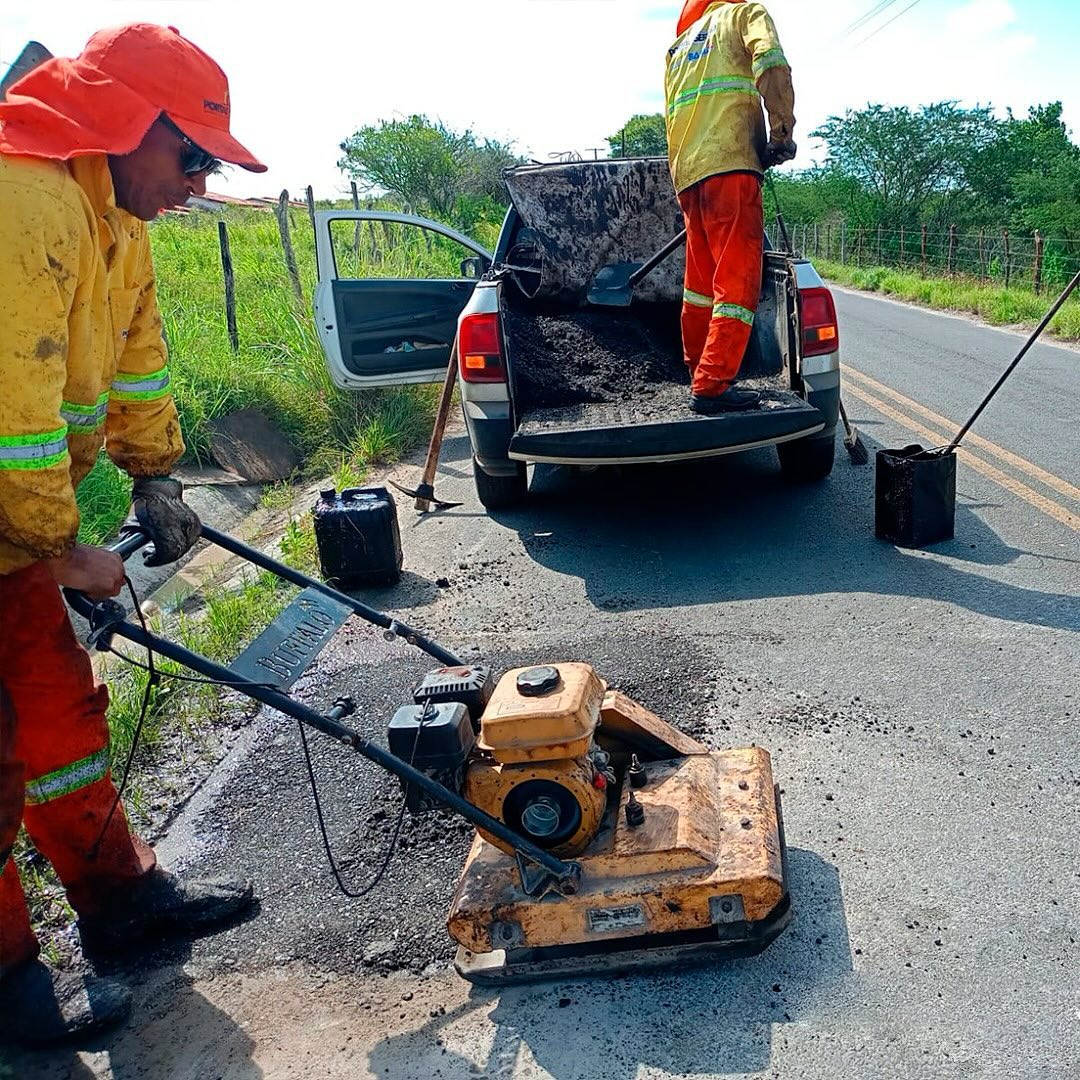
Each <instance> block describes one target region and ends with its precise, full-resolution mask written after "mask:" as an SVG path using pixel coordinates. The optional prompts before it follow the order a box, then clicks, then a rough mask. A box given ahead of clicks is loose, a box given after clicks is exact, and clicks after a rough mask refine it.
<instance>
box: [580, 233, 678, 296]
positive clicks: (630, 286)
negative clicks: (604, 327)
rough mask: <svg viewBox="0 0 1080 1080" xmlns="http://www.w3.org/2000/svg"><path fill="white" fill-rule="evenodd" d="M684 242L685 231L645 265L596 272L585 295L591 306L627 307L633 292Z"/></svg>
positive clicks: (622, 265) (614, 265)
mask: <svg viewBox="0 0 1080 1080" xmlns="http://www.w3.org/2000/svg"><path fill="white" fill-rule="evenodd" d="M685 242H686V230H685V229H683V231H682V232H681V233H679V234H678V235H677V236H673V237H672V238H671V239H670V240H669V241H668V242H667V243H666V244H665V245H664V246H663V247H662V248H661V249H660V250H659V251H658V252H657V253H656V254H655V255H654V256H653V257H652V258H651V259H649V260H648V262H645V263H612V264H611V265H610V266H605V267H604V268H603V269H602V270H600V271H598V272H597V275H596V277H594V278H593V279H592V283H591V284H590V285H589V291H588V293H587V299H588V301H589V303H590V304H600V305H603V306H605V307H629V306H630V304H631V302H632V301H633V299H634V289H635V288H636V287H637V285H638V283H639V282H640V281H641V280H642V279H643V278H644V277H645V276H646V275H647V274H651V273H652V272H653V270H655V269H656V268H657V267H658V266H659V265H660V264H661V263H662V262H663V261H664V260H665V259H666V258H667V257H668V256H669V255H670V254H671V253H672V252H673V251H674V250H675V249H676V248H677V247H678V246H679V245H680V244H683V243H685Z"/></svg>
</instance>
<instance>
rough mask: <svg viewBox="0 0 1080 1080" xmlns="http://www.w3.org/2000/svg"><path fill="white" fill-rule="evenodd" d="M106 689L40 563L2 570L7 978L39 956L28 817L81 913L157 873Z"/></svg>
mask: <svg viewBox="0 0 1080 1080" xmlns="http://www.w3.org/2000/svg"><path fill="white" fill-rule="evenodd" d="M108 703H109V695H108V690H107V689H106V687H105V686H104V685H102V684H100V683H97V682H96V680H95V679H94V674H93V670H92V669H91V666H90V657H89V656H88V655H87V652H86V650H85V649H84V648H83V647H82V646H81V645H80V644H79V642H78V639H77V638H76V637H75V632H74V630H73V628H72V626H71V623H70V621H69V620H68V616H67V609H66V607H65V606H64V603H63V600H62V599H61V597H60V590H59V589H58V588H57V586H56V582H55V581H54V580H53V578H52V575H51V574H50V573H49V571H48V569H47V568H46V567H45V565H44V563H34V564H33V565H32V566H28V567H26V568H25V569H24V570H17V571H15V572H14V573H12V574H2V575H0V866H2V867H3V872H2V873H0V975H2V974H3V973H4V972H5V971H6V970H9V969H11V968H13V967H16V966H17V965H18V964H21V963H22V962H24V961H26V960H29V959H32V958H33V957H34V956H36V955H37V952H38V943H37V939H36V937H35V936H34V932H33V930H32V929H31V927H30V916H29V913H28V911H27V908H26V901H25V899H24V897H23V891H22V886H21V884H20V882H19V876H18V872H17V870H16V868H15V862H14V860H13V859H12V858H11V855H10V852H11V848H12V847H13V845H14V843H15V837H16V834H17V833H18V831H19V825H20V824H21V823H25V825H26V831H27V833H29V835H30V839H31V840H32V841H33V843H34V846H35V847H36V848H37V849H38V851H39V852H40V853H41V854H42V855H44V856H45V858H47V859H48V860H49V862H50V863H52V865H53V868H54V869H55V870H56V873H57V875H58V876H59V877H60V880H61V881H62V882H63V883H64V887H65V889H66V890H67V895H68V900H69V901H70V902H71V906H72V907H73V908H75V910H76V911H77V912H78V913H79V914H80V915H91V914H98V913H100V912H101V911H102V910H103V909H107V905H108V900H109V897H110V896H115V895H116V892H117V890H123V889H124V888H125V887H127V886H129V885H130V883H131V882H132V881H133V880H134V879H136V878H138V877H140V876H141V875H143V874H145V873H146V872H147V871H149V870H151V869H152V868H153V867H154V865H155V862H156V860H155V858H154V852H153V851H152V849H151V848H150V847H149V846H147V845H146V844H145V843H143V841H142V840H140V839H139V838H138V837H134V836H132V835H131V832H130V830H129V829H128V823H127V819H126V818H125V816H124V812H123V808H122V807H117V808H116V813H114V814H113V816H112V821H111V822H110V824H109V827H108V830H107V831H106V833H105V835H104V837H103V838H102V840H101V843H100V844H99V845H98V848H97V850H96V852H94V850H93V847H94V842H95V841H96V840H97V838H98V834H99V833H100V832H101V829H102V826H103V825H104V824H105V821H106V818H107V817H108V814H109V810H110V808H111V807H112V804H113V800H114V798H115V797H116V789H115V788H114V787H113V784H112V779H111V778H110V775H109V729H108V727H107V725H106V723H105V709H106V707H107V705H108Z"/></svg>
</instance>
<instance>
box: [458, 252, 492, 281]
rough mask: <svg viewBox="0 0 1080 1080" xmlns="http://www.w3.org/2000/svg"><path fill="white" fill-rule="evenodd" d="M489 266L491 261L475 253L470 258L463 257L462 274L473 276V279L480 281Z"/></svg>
mask: <svg viewBox="0 0 1080 1080" xmlns="http://www.w3.org/2000/svg"><path fill="white" fill-rule="evenodd" d="M489 266H491V263H490V262H488V260H487V259H485V258H482V257H481V256H479V255H474V256H472V258H469V259H462V260H461V276H462V277H464V278H471V279H472V280H473V281H479V280H480V279H481V278H482V277H483V276H484V274H486V273H487V270H488V267H489Z"/></svg>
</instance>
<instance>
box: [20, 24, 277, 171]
mask: <svg viewBox="0 0 1080 1080" xmlns="http://www.w3.org/2000/svg"><path fill="white" fill-rule="evenodd" d="M162 113H165V115H166V116H168V118H169V119H170V120H171V121H172V122H173V123H174V124H175V125H176V126H177V127H178V128H179V129H180V130H181V131H182V132H183V133H184V134H185V135H186V136H187V137H188V138H189V139H191V141H192V142H194V143H197V144H198V145H199V146H200V147H201V148H202V149H203V150H205V151H207V153H209V154H212V155H213V156H214V157H216V158H220V159H221V160H222V161H228V162H231V163H232V164H234V165H240V166H242V167H243V168H245V169H249V170H250V171H251V172H265V171H266V166H265V165H263V163H262V162H261V161H259V160H258V159H257V158H256V157H255V156H254V154H252V153H251V151H250V150H248V149H247V148H246V147H244V146H242V145H241V144H240V143H239V142H237V140H236V139H234V138H233V136H232V133H231V132H230V130H229V114H230V109H229V81H228V79H226V77H225V72H223V71H222V70H221V68H220V67H218V65H217V64H216V63H215V62H214V61H213V60H212V59H211V58H210V57H209V56H207V55H206V53H204V52H203V51H202V49H200V48H199V47H198V46H197V45H194V44H192V42H190V41H188V40H187V38H185V37H182V36H181V34H180V31H179V30H177V29H176V28H175V27H172V26H155V25H154V24H152V23H131V24H129V25H127V26H121V27H117V28H116V29H113V30H101V31H99V32H98V33H96V34H94V36H93V37H92V38H91V39H90V40H89V42H87V45H86V48H85V49H83V51H82V52H81V53H80V54H79V55H78V56H77V57H75V58H74V59H73V60H67V59H63V58H61V57H54V58H52V59H50V60H46V61H45V62H44V63H43V64H40V65H39V66H38V67H36V68H34V70H33V71H31V72H30V73H29V74H28V75H25V76H24V77H23V78H21V79H20V80H19V81H18V82H17V83H15V84H14V85H13V86H12V87H11V88H10V89H9V90H8V94H7V100H6V101H5V102H2V103H0V153H6V154H27V155H33V156H36V157H46V158H55V159H59V160H65V161H66V160H67V159H68V158H72V157H79V156H81V155H85V154H129V153H131V151H132V150H134V149H135V148H136V147H137V146H138V145H139V143H141V142H142V140H143V137H144V136H145V135H146V133H147V132H148V131H149V130H150V127H151V125H152V124H153V123H154V121H155V120H156V119H157V118H158V117H159V116H160V115H161V114H162Z"/></svg>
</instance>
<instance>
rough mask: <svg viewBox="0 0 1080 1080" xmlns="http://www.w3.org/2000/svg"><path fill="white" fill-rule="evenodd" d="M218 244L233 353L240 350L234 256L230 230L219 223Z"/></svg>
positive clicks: (227, 323)
mask: <svg viewBox="0 0 1080 1080" xmlns="http://www.w3.org/2000/svg"><path fill="white" fill-rule="evenodd" d="M217 231H218V244H219V245H220V247H221V269H222V272H223V273H224V275H225V325H226V326H227V327H228V329H229V344H230V345H231V346H232V351H233V352H239V350H240V334H239V332H238V331H237V329H236V278H235V276H234V275H233V264H232V255H231V253H230V252H229V230H228V228H227V227H226V225H225V222H224V221H220V220H219V221H218V223H217Z"/></svg>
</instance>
